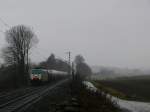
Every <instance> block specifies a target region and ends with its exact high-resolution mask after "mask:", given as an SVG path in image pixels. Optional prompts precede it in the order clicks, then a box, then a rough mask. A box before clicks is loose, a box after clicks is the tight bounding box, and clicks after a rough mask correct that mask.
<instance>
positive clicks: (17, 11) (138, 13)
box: [0, 0, 150, 68]
mask: <svg viewBox="0 0 150 112" xmlns="http://www.w3.org/2000/svg"><path fill="white" fill-rule="evenodd" d="M0 18H2V19H3V20H4V21H5V22H6V23H7V24H9V25H10V26H14V25H18V24H25V25H28V26H30V27H32V28H33V30H34V32H35V33H36V35H37V36H38V38H39V43H38V45H37V46H36V48H34V49H33V52H32V54H31V59H32V61H34V62H39V61H41V60H44V59H45V58H46V57H48V56H49V55H50V53H55V54H56V55H57V56H58V57H62V58H63V59H65V60H66V59H67V54H65V52H67V51H71V52H72V56H73V57H74V56H75V55H76V54H82V55H83V56H84V57H85V59H86V61H87V63H88V64H90V65H104V66H117V67H129V68H150V0H0ZM6 29H8V28H7V26H5V25H4V24H3V23H2V21H0V30H2V31H5V30H6ZM4 44H5V41H4V34H3V33H0V48H2V47H3V46H4Z"/></svg>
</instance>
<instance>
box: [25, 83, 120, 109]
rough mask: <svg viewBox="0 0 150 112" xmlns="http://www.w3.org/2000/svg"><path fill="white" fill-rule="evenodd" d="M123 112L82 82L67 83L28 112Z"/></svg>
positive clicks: (58, 87)
mask: <svg viewBox="0 0 150 112" xmlns="http://www.w3.org/2000/svg"><path fill="white" fill-rule="evenodd" d="M102 111H103V112H121V110H120V109H119V108H118V107H117V105H116V103H115V102H112V101H111V99H108V98H106V96H105V95H102V94H101V93H99V92H91V91H89V90H87V89H86V87H84V86H83V85H82V84H81V83H80V82H70V81H68V82H66V83H63V84H62V85H60V86H57V87H56V88H54V89H53V90H52V91H51V92H50V93H49V94H48V96H46V97H45V98H43V99H42V100H40V101H39V102H37V103H35V104H34V105H32V106H31V107H30V108H29V109H28V110H26V112H102Z"/></svg>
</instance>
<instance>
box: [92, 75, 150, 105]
mask: <svg viewBox="0 0 150 112" xmlns="http://www.w3.org/2000/svg"><path fill="white" fill-rule="evenodd" d="M94 84H95V85H96V86H97V87H98V88H100V89H102V90H105V91H107V92H109V93H110V94H112V95H114V96H117V97H120V98H123V99H128V100H136V101H145V102H150V76H138V77H137V76H136V77H128V78H118V79H112V80H102V81H94Z"/></svg>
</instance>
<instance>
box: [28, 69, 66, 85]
mask: <svg viewBox="0 0 150 112" xmlns="http://www.w3.org/2000/svg"><path fill="white" fill-rule="evenodd" d="M67 76H68V73H67V72H63V71H57V70H47V69H32V70H31V73H30V80H31V84H42V83H47V82H51V81H57V80H60V79H63V78H65V77H67Z"/></svg>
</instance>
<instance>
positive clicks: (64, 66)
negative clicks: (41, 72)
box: [37, 54, 69, 72]
mask: <svg viewBox="0 0 150 112" xmlns="http://www.w3.org/2000/svg"><path fill="white" fill-rule="evenodd" d="M37 67H38V68H43V69H54V70H59V71H65V72H67V71H68V68H69V65H68V63H67V62H65V61H63V60H61V59H57V58H55V55H54V54H51V55H50V56H49V57H48V59H47V60H46V61H42V62H41V63H40V64H39V65H37Z"/></svg>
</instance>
